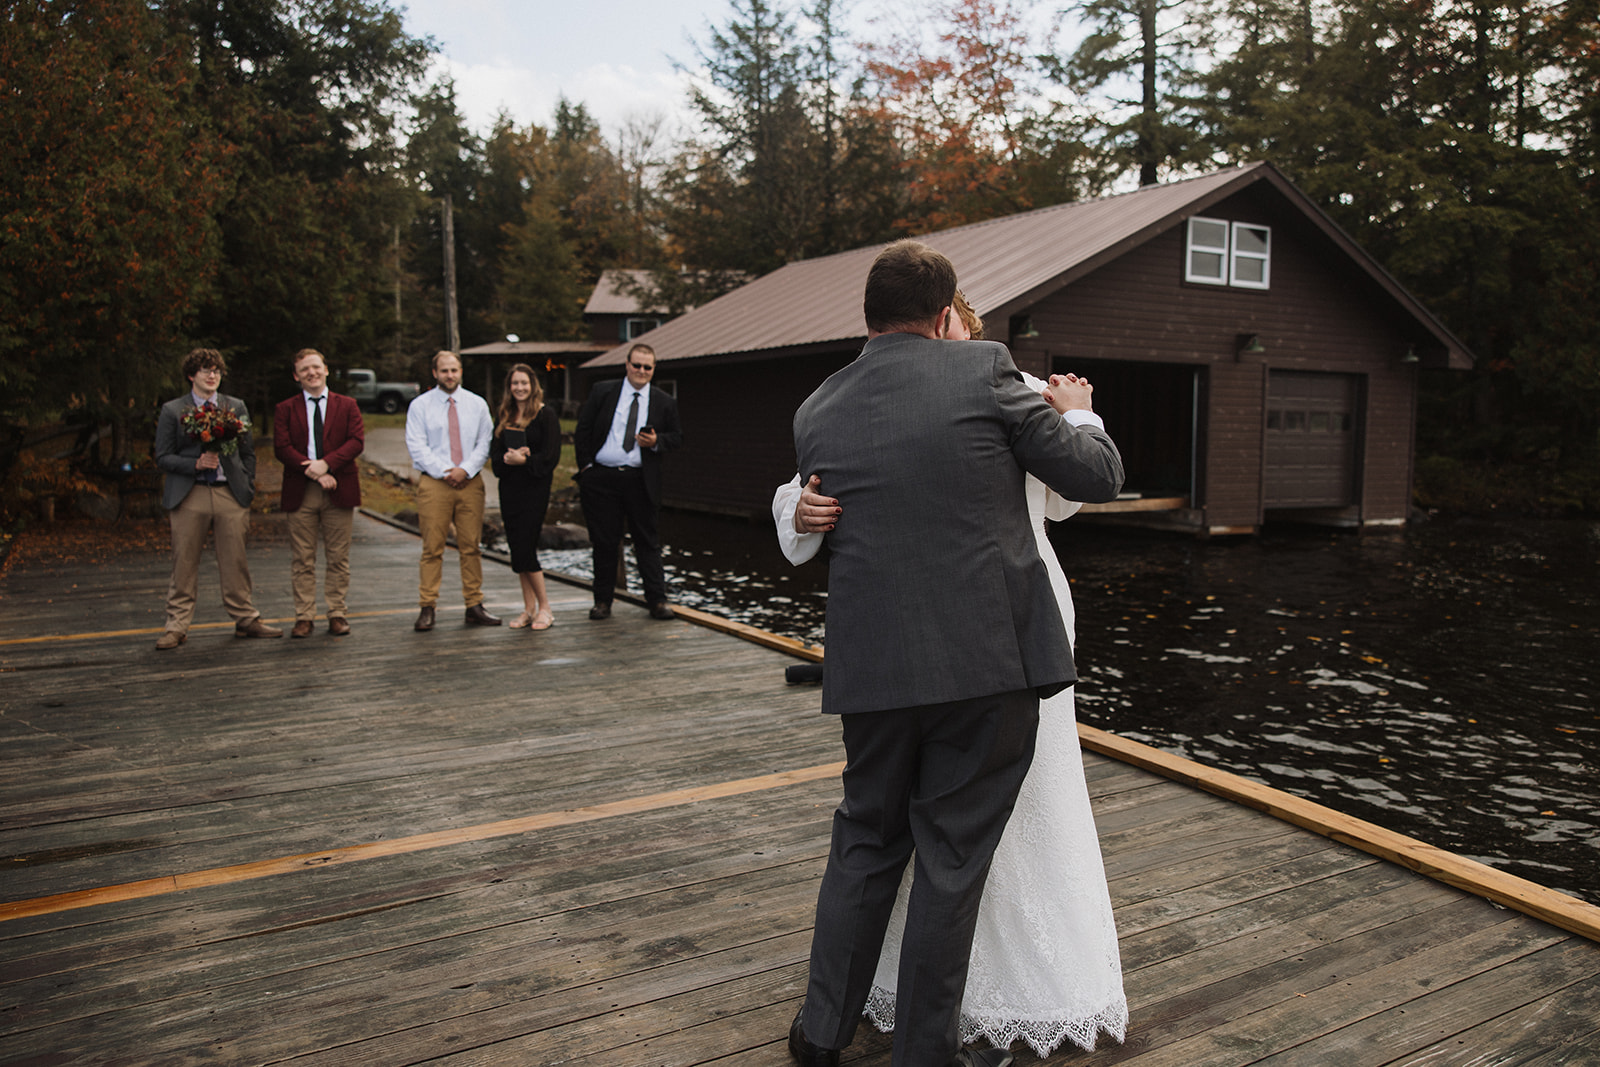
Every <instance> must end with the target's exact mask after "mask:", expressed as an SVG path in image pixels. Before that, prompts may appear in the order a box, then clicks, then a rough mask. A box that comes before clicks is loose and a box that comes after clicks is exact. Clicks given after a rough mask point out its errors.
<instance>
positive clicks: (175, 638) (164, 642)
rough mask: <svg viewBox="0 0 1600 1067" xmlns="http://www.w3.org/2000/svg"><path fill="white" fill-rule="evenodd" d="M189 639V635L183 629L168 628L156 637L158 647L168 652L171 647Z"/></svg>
mask: <svg viewBox="0 0 1600 1067" xmlns="http://www.w3.org/2000/svg"><path fill="white" fill-rule="evenodd" d="M187 640H189V635H188V634H186V633H184V632H183V631H182V630H168V631H167V632H166V633H164V634H162V635H161V636H160V637H158V638H156V649H157V651H160V652H166V651H168V650H169V649H174V648H177V647H178V646H179V645H181V644H183V643H184V642H185V641H187Z"/></svg>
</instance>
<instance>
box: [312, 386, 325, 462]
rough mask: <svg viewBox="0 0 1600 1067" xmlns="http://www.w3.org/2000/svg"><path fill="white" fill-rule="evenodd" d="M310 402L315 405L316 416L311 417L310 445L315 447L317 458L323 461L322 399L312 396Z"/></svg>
mask: <svg viewBox="0 0 1600 1067" xmlns="http://www.w3.org/2000/svg"><path fill="white" fill-rule="evenodd" d="M311 402H312V403H313V404H315V405H316V406H317V407H316V414H315V415H313V416H312V417H311V443H312V444H314V445H316V446H317V458H318V459H323V458H324V456H323V454H322V398H321V397H320V396H314V397H312V398H311Z"/></svg>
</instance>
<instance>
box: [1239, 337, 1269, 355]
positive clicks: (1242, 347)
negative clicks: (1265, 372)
mask: <svg viewBox="0 0 1600 1067" xmlns="http://www.w3.org/2000/svg"><path fill="white" fill-rule="evenodd" d="M1234 350H1235V351H1236V352H1237V353H1238V354H1239V355H1241V356H1262V355H1265V354H1266V352H1267V350H1266V348H1265V347H1263V346H1262V344H1261V335H1260V334H1254V333H1241V334H1240V335H1239V336H1238V337H1237V338H1236V339H1235V341H1234Z"/></svg>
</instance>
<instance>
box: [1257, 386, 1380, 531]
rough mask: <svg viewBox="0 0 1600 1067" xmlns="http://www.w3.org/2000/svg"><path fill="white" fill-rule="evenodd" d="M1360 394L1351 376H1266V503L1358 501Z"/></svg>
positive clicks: (1319, 504) (1307, 504)
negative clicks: (1357, 453) (1357, 434)
mask: <svg viewBox="0 0 1600 1067" xmlns="http://www.w3.org/2000/svg"><path fill="white" fill-rule="evenodd" d="M1358 395H1359V391H1358V389H1357V380H1356V378H1355V376H1353V375H1349V374H1308V373H1304V372H1301V371H1276V370H1275V371H1272V372H1271V373H1270V374H1269V375H1268V376H1267V442H1266V475H1267V484H1266V499H1265V501H1264V503H1265V506H1266V507H1269V508H1324V507H1344V506H1346V505H1349V504H1354V503H1355V502H1356V423H1357V419H1356V414H1357V413H1356V403H1357V396H1358Z"/></svg>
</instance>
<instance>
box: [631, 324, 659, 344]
mask: <svg viewBox="0 0 1600 1067" xmlns="http://www.w3.org/2000/svg"><path fill="white" fill-rule="evenodd" d="M660 325H661V320H660V319H625V320H623V323H622V339H623V340H624V341H631V340H633V339H634V338H635V337H639V336H642V335H643V334H647V333H649V332H650V331H651V330H653V329H655V328H656V327H657V326H660Z"/></svg>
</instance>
